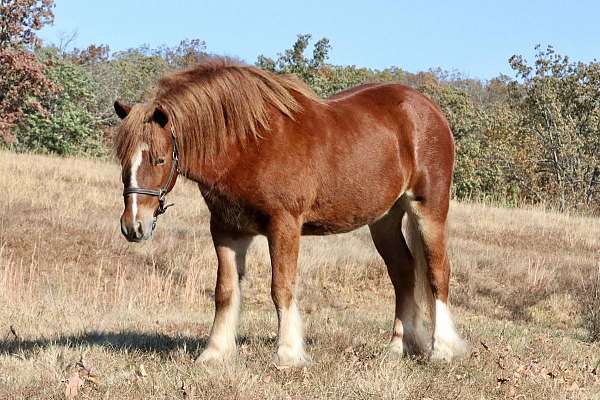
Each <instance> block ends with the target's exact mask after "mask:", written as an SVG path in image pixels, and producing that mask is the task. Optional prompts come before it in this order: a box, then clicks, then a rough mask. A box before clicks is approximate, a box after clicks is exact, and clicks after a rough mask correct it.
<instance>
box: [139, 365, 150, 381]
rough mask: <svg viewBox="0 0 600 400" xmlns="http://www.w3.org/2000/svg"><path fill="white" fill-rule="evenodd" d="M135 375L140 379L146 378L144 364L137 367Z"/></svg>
mask: <svg viewBox="0 0 600 400" xmlns="http://www.w3.org/2000/svg"><path fill="white" fill-rule="evenodd" d="M137 373H138V375H139V376H141V377H142V378H144V377H146V376H148V373H147V372H146V368H145V367H144V364H140V365H139V366H138V370H137Z"/></svg>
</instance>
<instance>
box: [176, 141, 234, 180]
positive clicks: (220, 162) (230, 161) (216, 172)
mask: <svg viewBox="0 0 600 400" xmlns="http://www.w3.org/2000/svg"><path fill="white" fill-rule="evenodd" d="M239 157H240V151H239V149H237V148H231V147H230V148H228V149H226V150H223V151H221V152H219V154H216V155H213V156H212V157H208V158H205V159H198V160H197V161H196V162H194V163H191V165H188V166H187V167H186V170H185V171H182V173H183V174H184V175H185V176H186V177H187V178H188V179H191V180H193V181H194V182H196V183H198V184H200V185H202V186H204V187H207V188H210V187H213V186H214V185H215V184H216V183H217V182H219V181H220V180H221V178H222V177H223V176H225V175H226V174H227V173H228V172H229V171H230V170H231V168H232V167H233V165H234V164H235V163H236V162H237V161H238V159H239Z"/></svg>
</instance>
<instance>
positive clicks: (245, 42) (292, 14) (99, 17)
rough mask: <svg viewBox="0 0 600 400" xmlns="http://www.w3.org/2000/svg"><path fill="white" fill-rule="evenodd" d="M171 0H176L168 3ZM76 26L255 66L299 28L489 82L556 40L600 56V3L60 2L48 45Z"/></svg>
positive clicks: (359, 49) (84, 41)
mask: <svg viewBox="0 0 600 400" xmlns="http://www.w3.org/2000/svg"><path fill="white" fill-rule="evenodd" d="M167 4H168V5H167ZM75 31H76V32H77V37H76V40H75V42H74V45H75V46H76V47H85V46H87V45H88V44H90V43H96V44H101V43H103V44H108V45H110V47H111V49H113V50H124V49H127V48H131V47H137V46H139V45H142V44H149V45H150V46H158V45H161V44H166V45H174V44H177V43H178V42H179V41H180V40H181V39H184V38H190V39H192V38H198V39H202V40H205V41H206V43H207V47H208V51H209V52H212V53H217V54H225V55H231V56H238V57H240V58H242V59H244V60H246V61H247V62H251V63H253V62H254V61H255V60H256V57H257V56H258V55H259V54H264V55H267V56H271V57H274V56H276V55H277V53H278V52H281V51H282V50H284V49H286V48H288V47H290V45H291V44H292V43H293V41H294V40H295V38H296V35H297V34H298V33H311V34H312V35H313V38H314V39H318V38H320V37H323V36H325V37H327V38H329V39H330V41H331V45H332V46H333V49H332V51H331V57H330V60H329V61H330V62H331V63H333V64H339V65H358V66H365V67H371V68H378V69H382V68H385V67H388V66H392V65H395V66H399V67H401V68H403V69H405V70H408V71H411V72H415V71H422V70H427V69H429V68H433V67H438V66H439V67H442V68H445V69H449V70H457V71H460V72H462V73H464V74H466V75H468V76H471V77H475V78H482V79H489V78H492V77H494V76H497V75H498V74H500V73H508V74H510V69H509V67H508V64H507V59H508V58H509V57H510V56H511V55H512V54H515V53H517V54H523V55H525V56H526V57H528V58H529V59H531V58H532V55H533V54H534V50H533V47H534V46H535V45H536V44H538V43H540V44H542V45H546V44H552V45H554V47H555V48H556V49H557V51H558V52H560V53H562V54H567V55H569V56H570V57H571V58H572V59H575V60H582V61H591V60H593V59H594V58H600V1H597V0H596V1H592V0H580V1H575V0H573V1H558V0H548V1H539V0H522V1H516V0H504V1H486V0H480V1H470V0H462V1H441V0H440V1H437V0H430V1H418V0H413V1H383V0H381V1H377V0H371V1H353V0H346V1H337V0H336V1H325V0H323V1H312V0H311V1H300V0H298V1H294V2H285V1H281V0H280V1H270V0H269V1H259V0H253V1H234V0H225V1H223V0H221V1H215V0H213V1H182V0H169V1H165V0H162V1H154V0H120V1H117V0H103V1H84V0H56V9H55V22H54V25H53V26H51V27H48V28H44V30H43V31H42V32H41V35H40V36H41V37H42V38H43V39H44V40H45V41H46V42H55V43H56V42H58V40H59V38H60V36H61V35H63V34H66V35H69V34H71V33H73V32H75Z"/></svg>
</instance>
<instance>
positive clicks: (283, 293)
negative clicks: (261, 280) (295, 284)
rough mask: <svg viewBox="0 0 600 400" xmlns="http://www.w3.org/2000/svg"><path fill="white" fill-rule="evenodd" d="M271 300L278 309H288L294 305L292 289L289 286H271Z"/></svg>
mask: <svg viewBox="0 0 600 400" xmlns="http://www.w3.org/2000/svg"><path fill="white" fill-rule="evenodd" d="M271 298H272V299H273V303H275V306H276V307H277V308H288V307H289V305H290V304H291V303H292V298H293V294H292V289H291V288H290V287H288V286H283V285H277V284H273V285H271Z"/></svg>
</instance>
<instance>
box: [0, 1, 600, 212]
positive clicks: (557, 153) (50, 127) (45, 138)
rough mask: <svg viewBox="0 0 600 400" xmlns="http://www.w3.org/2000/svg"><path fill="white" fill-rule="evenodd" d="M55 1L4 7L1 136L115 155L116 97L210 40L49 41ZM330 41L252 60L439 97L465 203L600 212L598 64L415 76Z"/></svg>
mask: <svg viewBox="0 0 600 400" xmlns="http://www.w3.org/2000/svg"><path fill="white" fill-rule="evenodd" d="M52 5H53V2H52V0H2V1H1V2H0V15H1V16H2V17H1V18H0V142H1V143H2V146H3V147H5V148H8V149H11V150H13V151H26V152H40V153H54V154H59V155H78V156H92V157H110V155H111V146H110V145H109V138H110V135H111V132H112V128H113V127H114V126H115V124H116V123H117V120H116V118H115V116H114V112H113V110H112V103H113V101H114V100H115V99H117V98H118V99H122V100H125V101H128V102H131V103H134V102H138V101H141V100H143V98H144V96H145V95H146V94H147V93H149V91H150V90H151V88H152V86H153V84H155V83H156V82H157V80H158V79H159V78H160V77H161V76H162V75H163V74H165V73H168V72H171V71H175V70H179V69H182V68H188V67H191V66H193V65H195V64H197V63H199V62H202V60H203V59H205V58H207V57H210V53H209V52H208V50H207V46H206V43H205V42H204V41H202V40H199V39H186V40H183V41H181V42H180V43H179V44H178V45H176V46H163V47H159V48H150V47H148V46H141V47H138V48H134V49H129V50H126V51H118V52H112V51H111V50H110V49H109V47H108V46H106V45H96V44H93V45H90V46H88V47H87V48H84V49H68V48H66V47H67V46H61V45H58V46H57V45H50V46H42V45H41V43H40V42H39V40H38V38H37V36H36V31H37V30H39V29H40V28H41V27H42V26H44V25H45V24H47V23H50V22H52V18H53V15H52ZM330 50H331V45H330V43H329V41H328V40H327V39H326V38H322V39H320V40H317V41H316V42H314V44H312V46H311V36H310V35H298V38H297V40H296V41H295V42H294V43H293V44H292V46H291V47H290V48H289V49H286V50H284V51H282V52H281V53H280V54H279V55H278V56H277V57H276V58H274V59H273V58H269V57H265V56H259V57H258V58H257V60H256V62H255V65H256V66H258V67H260V68H263V69H266V70H269V71H273V72H275V73H292V74H296V75H297V76H299V77H300V78H302V79H303V80H304V81H305V82H306V83H307V84H308V85H310V86H311V87H312V88H313V90H314V91H315V92H316V93H317V94H319V95H321V96H324V97H326V96H329V95H331V94H334V93H336V92H339V91H341V90H344V89H346V88H349V87H352V86H355V85H359V84H362V83H368V82H399V83H403V84H405V85H409V86H412V87H414V88H416V89H417V90H419V91H421V92H422V93H424V94H426V95H427V96H429V97H430V98H432V99H433V100H434V101H435V102H436V103H437V104H438V105H439V106H440V108H441V109H442V111H443V112H444V114H445V115H446V117H447V118H448V120H449V122H450V125H451V127H452V130H453V132H454V135H455V139H456V148H457V160H456V170H455V175H454V185H453V191H454V196H455V198H458V199H477V200H490V201H494V202H499V203H502V204H505V205H518V204H524V203H543V204H547V205H550V206H553V207H557V208H559V209H561V210H577V211H584V212H598V211H600V156H599V154H600V63H599V62H597V61H595V60H594V61H592V62H587V63H585V62H576V61H573V60H571V59H570V58H569V57H568V56H565V55H561V54H559V53H557V52H556V51H555V50H554V49H553V48H552V47H547V48H541V47H538V48H536V51H537V53H536V55H535V59H534V60H533V62H531V63H530V62H528V61H527V60H525V59H524V58H523V57H522V56H519V55H515V56H513V57H511V58H510V59H509V60H508V63H509V65H510V67H511V69H512V71H513V76H512V77H511V76H506V75H500V76H498V77H497V78H494V79H491V80H489V81H481V80H477V79H470V78H468V77H465V76H463V75H461V74H459V73H453V72H448V71H445V70H442V69H432V70H429V71H425V72H418V73H411V72H407V71H404V70H403V69H401V68H400V67H390V68H386V69H383V70H374V69H369V68H361V67H357V66H339V65H332V64H330V63H329V62H328V56H329V52H330Z"/></svg>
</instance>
